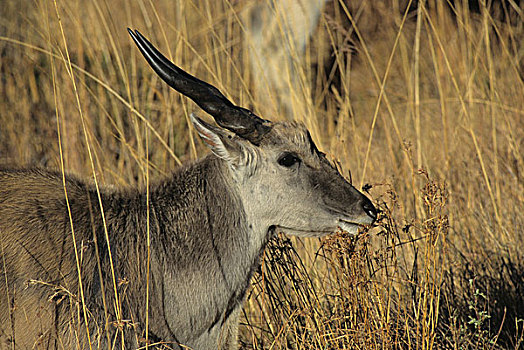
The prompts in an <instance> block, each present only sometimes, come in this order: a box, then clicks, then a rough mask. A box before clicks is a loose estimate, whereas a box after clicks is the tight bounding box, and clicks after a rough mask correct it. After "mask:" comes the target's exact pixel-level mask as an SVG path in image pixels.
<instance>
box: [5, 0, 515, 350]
mask: <svg viewBox="0 0 524 350" xmlns="http://www.w3.org/2000/svg"><path fill="white" fill-rule="evenodd" d="M247 3H248V2H247V1H246V2H241V1H231V0H220V1H210V0H193V1H191V0H177V1H167V0H160V1H154V2H153V1H143V0H136V1H122V0H113V1H107V0H93V1H90V2H86V1H80V0H68V1H63V0H56V2H55V1H51V0H35V1H11V0H8V1H3V2H1V3H0V13H1V15H0V16H1V17H0V20H1V21H0V73H1V76H0V96H1V99H0V111H1V113H0V160H1V163H2V164H4V165H5V164H16V165H26V166H35V165H37V166H46V167H52V168H57V169H60V168H61V162H62V159H63V164H64V168H65V169H66V171H69V172H74V173H77V174H83V175H84V176H86V177H91V178H92V177H93V176H94V175H96V177H97V179H98V181H99V182H101V183H106V184H115V185H133V186H134V185H144V184H146V183H148V181H149V178H152V177H160V176H163V175H165V174H167V173H169V172H170V171H171V170H172V169H174V168H175V167H177V166H178V165H179V164H180V163H181V162H185V161H188V160H191V159H195V158H197V157H198V156H199V155H201V154H203V153H204V152H205V149H204V147H203V146H202V145H201V143H200V142H199V141H198V140H197V139H196V138H195V136H194V135H195V134H194V132H193V130H192V128H191V126H189V123H188V114H189V113H190V112H191V111H193V110H196V106H195V105H194V104H193V103H191V102H189V101H188V100H187V99H186V98H184V97H182V96H180V95H179V94H177V93H174V92H172V91H170V89H169V88H168V87H166V85H165V84H163V83H161V82H160V80H159V79H158V78H157V77H156V76H155V75H154V73H153V72H152V70H151V69H150V68H149V67H148V65H147V64H146V63H145V61H144V60H143V59H142V57H141V56H140V54H139V52H138V50H137V49H136V48H135V47H134V45H133V44H132V43H131V41H130V39H129V38H128V34H127V32H126V30H125V29H126V27H131V28H138V29H140V31H141V32H143V33H144V34H145V35H146V36H147V37H149V38H150V39H151V41H152V42H153V43H155V44H157V45H158V47H159V48H160V49H161V50H162V51H163V52H165V53H167V56H168V57H170V58H171V59H172V60H173V61H174V62H176V64H178V65H180V66H181V67H183V68H184V69H185V70H187V71H189V72H191V73H192V74H194V75H196V76H198V77H199V78H201V79H203V80H206V81H209V82H211V83H213V84H214V85H216V86H217V87H219V88H220V89H221V90H222V91H224V92H225V93H226V94H227V95H228V96H230V97H231V98H232V99H233V100H234V101H235V102H236V103H237V104H240V105H243V106H246V107H249V108H251V109H253V110H254V111H255V112H256V113H257V114H259V115H261V116H263V117H265V118H268V119H272V120H278V119H291V118H294V119H298V120H302V121H304V122H306V123H307V125H309V126H310V127H312V128H313V130H312V134H313V135H314V137H315V138H316V141H317V142H318V143H319V145H321V148H322V149H323V150H324V151H327V153H328V154H329V155H330V156H331V157H332V158H333V159H334V160H336V161H338V162H339V164H340V168H341V169H342V171H343V173H344V174H348V172H349V169H350V170H351V178H352V181H353V183H354V184H355V185H357V186H361V187H364V188H365V189H366V190H367V191H368V193H369V194H370V196H371V197H372V198H373V200H374V202H375V203H376V204H377V205H378V206H379V207H380V209H381V210H382V212H381V217H380V220H379V222H378V224H377V227H376V228H374V229H372V230H371V231H370V232H365V233H363V234H362V235H361V236H360V237H358V238H352V237H347V236H346V235H345V234H344V233H343V232H341V233H338V234H336V235H333V236H330V237H327V238H324V239H320V240H313V239H309V240H298V239H289V238H288V237H285V236H279V237H278V238H277V239H275V240H274V241H273V242H271V244H270V246H269V247H268V249H267V251H266V254H265V255H264V257H263V261H262V264H261V267H260V269H259V271H258V272H257V273H256V276H255V277H254V279H253V285H252V288H251V289H250V291H249V294H248V296H247V298H246V303H245V309H244V315H243V317H242V320H241V344H242V346H243V347H245V348H253V349H265V348H268V349H287V348H292V349H357V348H360V349H375V348H377V349H384V348H388V349H389V348H403V349H436V348H450V349H451V348H452V349H498V348H508V349H518V348H520V347H521V346H522V340H523V337H524V245H523V244H522V242H523V241H524V205H523V203H524V182H523V173H524V159H523V153H522V149H523V146H524V63H523V62H524V46H523V45H522V44H523V43H524V9H523V6H522V5H520V7H519V2H515V1H512V0H507V1H501V5H499V4H495V5H490V4H486V2H485V1H478V2H475V3H476V4H478V5H479V6H478V9H475V11H472V10H470V6H468V2H467V1H466V0H456V1H454V2H449V3H447V2H444V1H427V2H417V3H413V4H412V8H411V10H410V11H409V12H404V11H403V10H402V8H401V7H400V6H391V7H388V6H382V7H380V6H378V7H377V9H378V10H377V11H376V12H374V13H373V14H371V15H369V14H368V15H369V16H368V17H367V18H364V17H363V16H360V17H359V14H356V13H352V12H351V11H349V9H348V8H347V7H346V5H345V3H344V2H338V1H333V2H331V3H329V5H328V7H329V9H328V10H326V12H325V13H324V14H323V15H322V17H321V19H320V23H319V26H318V30H317V31H316V32H315V34H314V36H313V37H312V39H311V43H310V44H309V45H308V48H307V52H306V53H305V54H304V55H303V58H302V59H301V60H300V61H299V62H300V64H299V66H298V68H299V73H300V76H301V77H302V81H301V84H300V86H301V89H303V90H304V91H300V92H297V93H296V94H294V96H295V98H294V99H293V101H290V103H292V104H296V106H297V107H298V106H300V108H296V109H295V110H304V111H305V113H303V114H297V115H286V114H279V115H268V114H269V113H270V112H269V111H275V110H282V109H281V106H268V105H266V104H265V103H261V101H267V99H266V98H262V97H261V96H257V94H256V91H255V90H254V89H253V86H254V82H253V81H252V75H251V73H250V66H249V57H248V55H249V51H250V49H249V46H248V45H246V44H245V43H244V41H243V38H244V34H245V33H244V28H243V26H242V25H241V23H240V19H239V18H240V17H241V16H242V11H245V10H246V9H245V6H246V4H247ZM387 3H388V4H390V5H391V4H393V5H395V4H396V5H399V4H398V3H397V2H396V1H393V0H392V1H390V2H387ZM399 8H400V9H399ZM495 9H496V10H495ZM363 13H364V14H365V12H363ZM361 23H366V24H368V25H365V26H364V25H362V26H361V25H360V24H361ZM369 23H372V24H374V25H369ZM294 54H295V55H296V57H301V56H302V55H301V53H294ZM274 101H278V99H274ZM265 112H266V113H265ZM59 137H60V142H59ZM145 300H146V296H144V303H145Z"/></svg>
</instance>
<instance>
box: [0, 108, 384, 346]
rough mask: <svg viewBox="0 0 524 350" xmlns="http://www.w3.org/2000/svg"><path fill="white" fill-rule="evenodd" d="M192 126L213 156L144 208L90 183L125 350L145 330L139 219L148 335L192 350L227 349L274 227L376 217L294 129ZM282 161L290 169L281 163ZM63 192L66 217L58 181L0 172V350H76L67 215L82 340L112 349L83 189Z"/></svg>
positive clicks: (324, 225) (95, 229) (159, 188)
mask: <svg viewBox="0 0 524 350" xmlns="http://www.w3.org/2000/svg"><path fill="white" fill-rule="evenodd" d="M192 121H193V124H194V126H195V127H196V129H197V131H198V132H199V134H200V135H201V137H202V139H203V140H204V141H205V142H206V143H207V144H208V145H209V146H210V148H211V150H212V151H213V153H212V154H210V155H208V156H206V157H204V158H202V159H200V160H199V161H197V162H195V163H193V164H191V165H188V166H186V167H184V168H181V169H178V170H177V171H175V172H174V173H173V174H172V175H171V176H170V177H168V178H166V179H162V180H160V181H158V182H157V183H156V184H153V185H151V187H150V197H149V202H147V200H146V192H145V190H144V189H142V190H137V189H114V188H112V187H102V188H101V189H100V192H101V203H102V205H103V212H104V215H105V220H106V227H107V233H108V236H109V242H110V248H111V253H112V258H113V263H114V270H115V272H116V279H117V281H118V282H119V283H118V287H117V288H118V295H119V300H120V307H121V310H122V317H121V319H122V320H124V321H125V322H124V323H123V324H120V326H122V325H123V328H124V330H125V332H124V334H125V339H124V341H123V342H124V344H123V345H124V346H125V348H134V347H137V346H139V345H140V342H139V340H137V337H135V335H134V334H138V336H139V337H144V336H145V329H144V328H145V320H146V316H145V311H146V302H145V300H146V283H147V282H146V271H147V244H146V237H147V229H146V222H147V215H148V213H149V222H150V225H149V230H150V237H151V259H150V292H149V327H148V330H149V338H150V339H151V340H152V341H157V340H162V341H166V342H168V345H169V346H170V347H172V348H179V345H178V344H183V345H185V346H189V347H190V348H194V349H217V348H223V349H226V348H227V349H235V348H236V347H237V340H236V339H237V327H238V315H239V312H240V310H241V307H242V301H243V298H244V295H245V292H246V290H247V288H248V286H249V280H250V278H251V275H252V273H253V271H254V269H255V268H256V267H257V264H258V261H259V256H260V254H261V253H262V251H263V249H264V247H265V245H266V242H267V241H268V240H269V239H270V238H271V236H272V235H273V234H274V233H275V232H277V231H283V232H285V233H289V234H294V235H299V236H321V235H324V234H328V233H330V232H333V231H335V230H336V229H337V227H342V228H343V229H345V230H348V231H350V232H356V231H357V229H358V225H361V224H370V223H372V222H373V220H374V218H375V216H376V212H375V209H374V208H373V206H372V205H371V203H370V201H369V200H368V199H367V198H366V197H365V196H363V195H362V194H361V193H360V192H359V191H357V190H356V189H355V188H353V187H352V186H351V185H350V184H349V183H348V182H347V181H345V180H344V179H343V177H342V176H340V174H339V173H338V171H337V170H336V169H335V168H334V167H333V166H332V165H331V164H330V163H329V162H328V161H327V160H326V158H325V156H324V155H323V154H322V153H321V152H319V151H318V150H317V148H316V146H315V145H314V144H313V142H312V141H311V138H310V136H309V133H308V132H307V130H306V128H305V127H304V126H303V125H301V124H298V123H273V124H272V127H271V130H270V131H269V132H267V133H266V134H265V135H264V137H263V138H261V139H260V140H257V141H259V142H257V144H254V143H252V142H250V141H249V140H247V139H246V138H243V137H241V136H239V135H236V134H234V133H232V132H231V131H229V130H226V129H224V128H221V127H218V126H214V125H210V124H207V123H205V122H203V121H202V120H200V119H198V118H195V117H193V118H192ZM285 154H292V155H293V157H296V158H297V159H300V161H297V162H296V163H295V164H292V165H291V166H289V167H288V166H284V165H281V164H280V163H279V160H280V161H281V159H282V156H283V155H285ZM66 188H67V199H68V203H69V207H70V210H71V216H69V214H68V205H67V202H66V198H65V195H64V187H63V183H62V174H61V173H59V172H53V171H49V170H43V169H22V170H13V169H3V170H0V249H1V250H0V257H1V260H0V271H1V274H0V275H1V277H2V278H0V348H1V349H4V348H5V349H8V348H9V349H11V348H12V346H13V345H15V346H16V348H19V349H26V348H32V347H34V348H43V349H56V348H66V349H69V348H74V347H76V346H77V344H82V345H81V346H80V347H81V348H87V346H86V343H87V335H86V331H85V327H84V326H83V324H84V321H83V309H82V307H81V302H80V299H81V297H80V286H79V281H78V272H77V265H76V258H75V253H74V248H73V238H72V237H73V236H72V230H71V224H70V217H71V218H72V223H73V225H72V226H73V228H74V233H75V237H76V244H77V247H78V253H79V256H80V259H81V263H80V266H81V276H82V286H83V294H84V300H85V303H86V307H87V310H88V314H89V316H88V318H89V325H90V337H91V341H92V343H93V345H94V346H95V347H96V346H100V347H101V348H108V345H107V338H106V331H105V327H107V329H108V333H109V336H110V337H109V338H110V341H111V342H113V340H114V339H117V342H116V345H117V348H121V347H120V346H118V344H120V342H121V337H120V336H119V334H120V333H119V332H118V327H117V326H118V325H116V326H115V324H114V322H116V321H117V318H116V315H115V308H114V304H115V296H114V292H113V280H112V276H111V266H110V262H109V253H108V246H107V244H106V242H107V241H106V236H105V229H104V224H103V221H102V215H101V214H102V211H101V209H100V205H99V199H98V195H97V192H96V189H95V187H94V186H93V185H92V184H89V183H87V182H85V181H83V180H79V179H77V178H76V177H74V176H72V175H68V174H66ZM99 271H100V272H101V274H100V273H99ZM102 286H103V288H102ZM104 298H105V300H106V305H107V307H106V308H104V306H103V305H104V303H103V301H104ZM106 319H107V320H108V322H107V323H106ZM95 323H96V324H95ZM130 327H131V328H134V329H135V330H136V332H133V331H130V329H129V328H130ZM142 344H143V343H142Z"/></svg>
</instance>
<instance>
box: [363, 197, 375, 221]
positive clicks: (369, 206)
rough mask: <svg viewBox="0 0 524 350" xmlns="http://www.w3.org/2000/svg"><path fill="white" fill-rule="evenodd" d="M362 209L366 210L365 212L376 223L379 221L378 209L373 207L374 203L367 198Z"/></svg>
mask: <svg viewBox="0 0 524 350" xmlns="http://www.w3.org/2000/svg"><path fill="white" fill-rule="evenodd" d="M362 209H364V212H365V213H366V214H368V216H369V217H371V218H372V219H373V221H375V220H376V219H377V209H375V207H374V206H373V203H371V201H370V200H369V199H367V198H364V200H363V201H362Z"/></svg>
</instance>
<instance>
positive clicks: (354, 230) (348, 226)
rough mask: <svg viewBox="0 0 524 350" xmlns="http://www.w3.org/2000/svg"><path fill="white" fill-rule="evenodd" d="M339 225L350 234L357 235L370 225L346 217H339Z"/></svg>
mask: <svg viewBox="0 0 524 350" xmlns="http://www.w3.org/2000/svg"><path fill="white" fill-rule="evenodd" d="M338 227H339V228H340V229H341V230H342V231H346V232H347V233H349V234H352V235H356V234H358V233H359V231H362V230H363V229H365V228H367V227H369V225H366V224H363V223H358V222H355V221H350V220H346V219H338Z"/></svg>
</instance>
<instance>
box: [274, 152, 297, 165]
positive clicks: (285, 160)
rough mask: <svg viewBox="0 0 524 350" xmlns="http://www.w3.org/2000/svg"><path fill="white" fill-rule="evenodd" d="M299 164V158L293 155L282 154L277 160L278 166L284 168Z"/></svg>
mask: <svg viewBox="0 0 524 350" xmlns="http://www.w3.org/2000/svg"><path fill="white" fill-rule="evenodd" d="M299 162H300V158H298V157H297V156H296V155H294V154H293V153H284V154H283V155H282V156H280V158H279V159H278V164H280V165H282V166H285V167H286V168H289V167H292V166H293V165H295V164H296V163H299Z"/></svg>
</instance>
